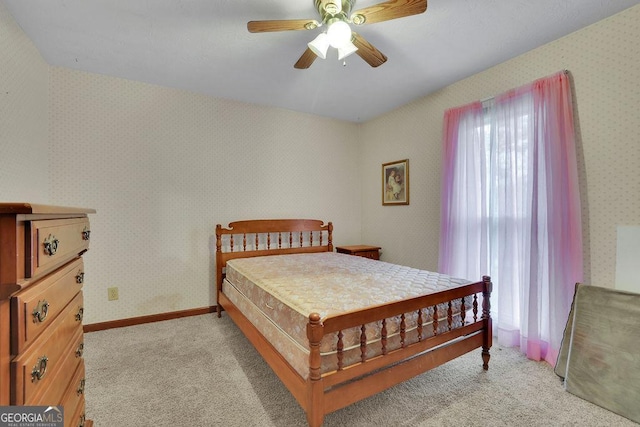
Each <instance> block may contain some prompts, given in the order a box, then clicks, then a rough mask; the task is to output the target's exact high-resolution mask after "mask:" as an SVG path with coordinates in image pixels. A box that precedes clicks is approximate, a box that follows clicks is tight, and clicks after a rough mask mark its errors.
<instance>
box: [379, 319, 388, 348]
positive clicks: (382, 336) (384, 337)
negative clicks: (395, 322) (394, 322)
mask: <svg viewBox="0 0 640 427" xmlns="http://www.w3.org/2000/svg"><path fill="white" fill-rule="evenodd" d="M380 343H381V344H382V354H383V355H386V354H387V319H382V329H381V330H380Z"/></svg>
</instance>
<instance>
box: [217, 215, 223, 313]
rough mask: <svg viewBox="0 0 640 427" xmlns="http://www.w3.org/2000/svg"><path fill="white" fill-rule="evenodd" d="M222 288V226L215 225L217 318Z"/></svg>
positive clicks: (219, 310) (220, 311) (220, 308)
mask: <svg viewBox="0 0 640 427" xmlns="http://www.w3.org/2000/svg"><path fill="white" fill-rule="evenodd" d="M221 288H222V226H221V225H220V224H217V225H216V311H217V312H218V318H220V317H222V306H221V305H220V291H221Z"/></svg>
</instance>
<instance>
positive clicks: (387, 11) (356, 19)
mask: <svg viewBox="0 0 640 427" xmlns="http://www.w3.org/2000/svg"><path fill="white" fill-rule="evenodd" d="M425 10H427V0H389V1H386V2H384V3H379V4H376V5H373V6H370V7H365V8H364V9H360V10H356V11H355V12H353V14H352V15H351V19H352V20H353V23H354V24H356V25H363V24H374V23H376V22H382V21H389V20H390V19H396V18H403V17H405V16H411V15H418V14H420V13H423V12H424V11H425ZM363 18H364V19H363Z"/></svg>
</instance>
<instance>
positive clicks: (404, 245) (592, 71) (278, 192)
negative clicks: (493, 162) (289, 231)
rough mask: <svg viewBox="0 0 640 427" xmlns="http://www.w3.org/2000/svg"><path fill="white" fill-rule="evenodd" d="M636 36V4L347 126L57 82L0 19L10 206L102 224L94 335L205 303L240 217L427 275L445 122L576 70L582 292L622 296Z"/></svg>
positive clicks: (630, 202) (109, 81)
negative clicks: (391, 168)
mask: <svg viewBox="0 0 640 427" xmlns="http://www.w3.org/2000/svg"><path fill="white" fill-rule="evenodd" d="M0 7H1V5H0ZM639 21H640V6H636V7H634V8H631V9H629V10H627V11H625V12H622V13H621V14H619V15H616V16H614V17H611V18H609V19H607V20H604V21H602V22H599V23H597V24H595V25H593V26H591V27H588V28H586V29H583V30H581V31H579V32H576V33H574V34H571V35H569V36H567V37H565V38H563V39H560V40H557V41H555V42H553V43H550V44H548V45H546V46H543V47H541V48H538V49H535V50H533V51H531V52H528V53H527V54H525V55H522V56H520V57H518V58H516V59H514V60H511V61H508V62H506V63H504V64H501V65H499V66H496V67H494V68H491V69H489V70H486V71H485V72H482V73H479V74H477V75H475V76H473V77H471V78H468V79H465V80H463V81H460V82H458V83H456V84H454V85H451V86H449V87H447V88H445V89H443V90H441V91H439V92H437V93H435V94H432V95H431V96H428V97H426V98H423V99H420V100H418V101H416V102H414V103H411V104H409V105H406V106H404V107H402V108H400V109H398V110H396V111H393V112H391V113H389V114H387V115H385V116H382V117H380V118H378V119H375V120H372V121H370V122H368V123H365V124H363V125H355V124H350V123H344V122H339V121H334V120H329V119H324V118H319V117H315V116H310V115H305V114H299V113H294V112H291V111H286V110H279V109H271V108H264V107H258V106H253V105H248V104H243V103H238V102H233V101H227V100H220V99H214V98H210V97H206V96H202V95H197V94H192V93H188V92H185V91H179V90H174V89H169V88H162V87H157V86H153V85H147V84H143V83H138V82H132V81H127V80H122V79H116V78H111V77H106V76H100V75H95V74H88V73H83V72H78V71H72V70H68V69H62V68H56V67H52V68H49V67H48V66H47V65H46V63H44V62H43V60H42V59H41V57H40V56H39V54H38V52H37V51H36V49H35V48H34V47H33V45H32V44H31V42H30V41H29V40H28V39H27V38H26V37H25V36H24V34H23V33H22V32H21V30H20V29H19V28H18V27H17V25H16V24H15V22H13V21H12V20H11V19H10V18H9V17H8V14H7V13H6V11H4V10H0V75H2V76H3V79H2V80H0V85H1V87H0V88H1V89H2V90H1V91H0V200H2V201H9V200H28V201H32V202H44V203H55V204H60V205H75V206H84V207H91V208H95V209H97V210H98V213H97V214H96V215H94V216H92V224H93V226H92V231H93V233H92V247H91V250H90V251H89V253H88V254H87V256H86V263H87V272H88V273H87V274H88V275H87V286H86V287H85V302H86V307H87V310H86V313H87V314H86V322H87V323H96V322H102V321H108V320H114V319H122V318H130V317H135V316H141V315H147V314H154V313H162V312H169V311H175V310H182V309H189V308H197V307H203V306H206V305H209V304H213V303H214V295H213V294H212V292H211V285H212V278H213V274H214V266H213V263H212V256H211V254H212V247H213V241H212V238H213V227H214V226H215V224H216V223H218V222H219V223H227V222H229V221H233V220H237V219H246V218H256V217H263V218H266V217H291V216H296V217H314V218H320V219H328V220H332V221H334V224H335V228H336V234H335V243H336V244H351V243H369V244H376V245H380V246H382V247H383V254H382V259H383V260H386V261H391V262H396V263H400V264H406V265H410V266H415V267H420V268H426V269H435V268H436V266H437V258H438V233H439V209H440V205H439V197H440V155H441V148H440V145H441V134H442V129H441V126H442V116H443V114H444V110H445V109H447V108H450V107H453V106H456V105H461V104H465V103H467V102H469V101H472V100H476V99H482V98H486V97H489V96H492V95H495V94H497V93H500V92H503V91H504V90H507V89H509V88H512V87H516V86H519V85H521V84H524V83H526V82H529V81H531V80H534V79H536V78H539V77H542V76H545V75H548V74H551V73H554V72H556V71H558V70H560V69H568V70H570V72H571V74H572V76H573V79H574V83H575V99H576V103H577V113H578V115H577V118H578V129H579V131H580V136H581V137H580V141H579V142H580V148H581V151H580V165H579V167H580V177H581V184H582V190H583V195H582V198H583V215H584V223H585V225H584V228H585V258H586V273H587V280H586V281H587V282H592V283H597V284H601V285H604V286H613V281H614V274H615V256H616V254H615V250H616V242H615V239H616V235H615V230H616V226H617V225H621V224H625V225H633V224H636V225H637V224H638V221H639V220H638V219H639V218H640V174H638V173H637V171H638V170H640V117H639V116H638V114H637V107H638V105H640V88H639V86H638V85H639V84H640V83H639V82H640V68H639V67H637V64H638V63H640V49H639V47H638V43H637V40H639V39H640V28H638V25H637V22H639ZM5 76H6V77H5ZM7 92H8V93H7ZM47 140H49V144H47V142H48V141H47ZM405 158H408V159H410V192H411V196H410V198H411V204H410V205H409V206H385V207H383V206H381V197H382V194H381V191H382V190H381V181H382V177H381V173H382V170H381V165H382V163H386V162H390V161H395V160H401V159H405ZM110 286H118V287H119V288H120V300H118V301H115V302H107V295H106V288H107V287H110Z"/></svg>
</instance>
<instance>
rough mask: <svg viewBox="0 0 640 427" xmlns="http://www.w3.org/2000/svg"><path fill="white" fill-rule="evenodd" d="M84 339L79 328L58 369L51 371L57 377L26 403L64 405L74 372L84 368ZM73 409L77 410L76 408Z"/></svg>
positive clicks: (25, 403)
mask: <svg viewBox="0 0 640 427" xmlns="http://www.w3.org/2000/svg"><path fill="white" fill-rule="evenodd" d="M83 340H84V335H83V334H82V330H78V331H77V332H76V333H75V334H74V335H73V339H72V340H71V342H69V343H68V345H67V347H66V349H65V351H64V352H63V355H62V358H61V361H60V363H58V365H57V369H56V370H52V372H50V373H51V374H52V375H53V376H55V377H56V378H55V380H51V381H50V384H48V385H46V387H43V388H42V390H40V391H38V393H36V394H34V395H33V397H32V398H30V399H29V400H26V401H25V402H24V405H36V406H37V405H40V406H53V405H64V401H65V397H66V395H67V391H68V390H69V388H70V387H71V384H72V383H71V381H72V380H71V376H72V375H73V374H74V372H77V371H78V369H79V368H80V367H82V369H83V370H84V359H83V358H82V351H83V347H84V344H83ZM74 349H75V350H74ZM48 374H49V373H47V375H48ZM43 385H44V384H43ZM73 411H75V408H74V409H73ZM66 418H67V411H66V409H65V419H66Z"/></svg>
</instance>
